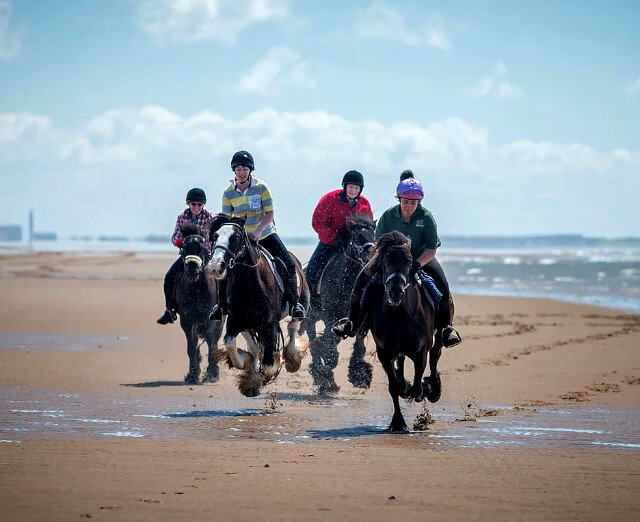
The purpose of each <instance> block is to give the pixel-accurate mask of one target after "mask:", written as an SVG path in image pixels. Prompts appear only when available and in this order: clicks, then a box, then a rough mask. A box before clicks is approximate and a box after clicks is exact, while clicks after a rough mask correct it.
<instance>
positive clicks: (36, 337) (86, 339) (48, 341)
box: [0, 332, 131, 351]
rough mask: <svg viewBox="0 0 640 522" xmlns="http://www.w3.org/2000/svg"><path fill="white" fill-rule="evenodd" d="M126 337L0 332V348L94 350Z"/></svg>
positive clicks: (127, 338) (125, 339) (123, 339)
mask: <svg viewBox="0 0 640 522" xmlns="http://www.w3.org/2000/svg"><path fill="white" fill-rule="evenodd" d="M130 340H131V337H129V336H127V335H109V336H106V335H102V336H99V335H79V334H52V333H41V332H0V348H1V349H4V350H6V349H9V350H34V351H35V350H63V351H80V350H95V349H98V348H102V347H103V346H107V345H108V346H109V347H113V346H114V343H117V342H120V341H130Z"/></svg>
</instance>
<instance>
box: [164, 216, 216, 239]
mask: <svg viewBox="0 0 640 522" xmlns="http://www.w3.org/2000/svg"><path fill="white" fill-rule="evenodd" d="M213 217H214V216H213V214H212V213H211V212H209V211H208V210H206V209H204V208H203V209H202V212H200V214H198V216H197V217H195V216H194V215H193V214H192V213H191V210H190V209H187V210H185V211H184V212H183V213H182V214H178V219H176V228H175V230H174V231H173V235H172V236H171V242H172V243H173V244H174V246H177V247H178V248H180V247H181V246H182V232H181V231H180V229H181V228H182V226H183V225H186V224H187V223H193V224H194V225H198V228H200V229H201V230H202V229H203V228H204V226H205V225H206V224H208V223H209V221H211V220H212V219H213ZM203 233H205V234H206V232H203ZM205 239H207V244H208V242H209V241H208V238H207V237H206V236H205Z"/></svg>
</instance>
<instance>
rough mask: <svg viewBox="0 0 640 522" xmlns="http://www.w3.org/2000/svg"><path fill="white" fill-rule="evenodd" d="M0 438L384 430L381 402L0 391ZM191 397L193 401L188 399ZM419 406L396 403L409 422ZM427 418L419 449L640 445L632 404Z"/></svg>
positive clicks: (341, 435) (334, 435) (386, 412)
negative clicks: (618, 407)
mask: <svg viewBox="0 0 640 522" xmlns="http://www.w3.org/2000/svg"><path fill="white" fill-rule="evenodd" d="M0 398H1V399H2V408H1V410H0V441H1V442H3V443H21V442H26V441H29V440H32V439H36V438H41V437H43V436H62V437H73V438H79V437H85V436H86V437H95V436H105V437H135V438H141V437H146V438H167V439H174V440H175V439H185V440H193V439H200V440H203V439H204V440H220V439H234V438H238V439H258V440H265V441H272V442H273V443H278V444H299V443H305V442H309V441H311V440H326V441H335V440H338V441H347V440H352V439H355V438H361V437H378V438H381V437H391V436H393V437H397V435H387V434H385V429H386V427H387V425H388V423H389V421H390V417H391V412H392V408H391V403H390V401H389V400H380V399H369V398H367V397H366V396H363V397H362V398H354V397H339V396H338V397H318V396H315V395H303V394H297V393H281V394H279V395H277V396H276V395H275V394H271V395H266V396H265V395H263V396H260V397H257V398H253V399H249V398H245V397H240V396H237V397H236V396H233V397H231V396H228V397H226V396H223V397H215V398H210V399H208V400H205V399H201V398H198V399H194V398H189V397H185V398H184V399H182V398H162V399H155V398H149V397H145V398H144V399H135V398H128V397H127V398H122V397H108V396H95V395H88V394H67V393H59V392H53V391H37V390H33V389H31V388H24V387H22V388H2V389H0ZM194 402H195V404H194ZM422 408H423V406H422V405H421V404H404V405H403V412H404V415H405V418H406V420H407V423H408V424H411V422H412V421H413V419H414V417H415V416H416V414H418V413H420V412H421V410H422ZM428 408H429V411H430V414H431V416H432V418H433V420H434V423H433V424H431V425H430V426H429V429H427V430H425V431H412V432H411V433H409V435H407V437H409V438H411V439H412V440H413V441H414V442H416V443H417V444H418V445H419V446H424V447H425V448H433V447H505V446H513V447H530V446H540V445H551V446H576V445H577V446H592V445H598V446H607V447H612V448H619V449H621V450H623V449H624V450H630V451H638V450H640V410H637V409H598V408H580V407H571V408H533V407H531V408H515V409H514V408H510V407H504V406H499V405H497V406H496V405H483V406H481V407H480V406H476V405H473V407H472V408H471V407H470V408H461V406H460V405H451V404H443V405H440V404H438V405H428Z"/></svg>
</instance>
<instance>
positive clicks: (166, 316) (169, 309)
mask: <svg viewBox="0 0 640 522" xmlns="http://www.w3.org/2000/svg"><path fill="white" fill-rule="evenodd" d="M182 266H183V265H182V259H180V258H178V259H177V260H176V261H175V262H174V263H173V265H171V267H170V268H169V270H168V271H167V273H166V275H165V276H164V302H165V311H164V313H163V314H162V316H160V318H159V319H158V320H156V322H157V323H158V324H171V323H173V322H174V321H175V320H176V319H177V318H178V315H177V313H176V310H177V309H178V304H177V303H176V297H175V288H176V280H177V278H178V277H179V276H180V274H181V273H182Z"/></svg>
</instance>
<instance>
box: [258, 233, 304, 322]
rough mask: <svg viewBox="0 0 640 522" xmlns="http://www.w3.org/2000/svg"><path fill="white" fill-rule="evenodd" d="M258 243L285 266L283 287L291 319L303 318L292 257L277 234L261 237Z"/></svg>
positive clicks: (302, 307)
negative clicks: (289, 307)
mask: <svg viewBox="0 0 640 522" xmlns="http://www.w3.org/2000/svg"><path fill="white" fill-rule="evenodd" d="M259 243H260V244H261V245H262V246H263V247H264V248H266V249H267V251H268V252H269V253H270V254H271V255H272V256H275V257H277V258H279V259H281V260H282V262H283V263H284V265H285V266H286V268H287V274H286V278H285V279H284V288H285V294H286V295H285V298H286V300H287V301H288V302H289V304H290V305H291V317H292V318H293V319H304V317H305V309H304V306H302V304H300V303H299V302H298V299H299V297H298V278H297V276H296V265H295V263H294V262H293V258H292V257H291V255H290V254H289V252H288V251H287V249H286V248H285V246H284V243H282V240H281V239H280V237H278V234H271V235H269V236H267V237H265V238H264V239H261V240H260V241H259Z"/></svg>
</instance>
